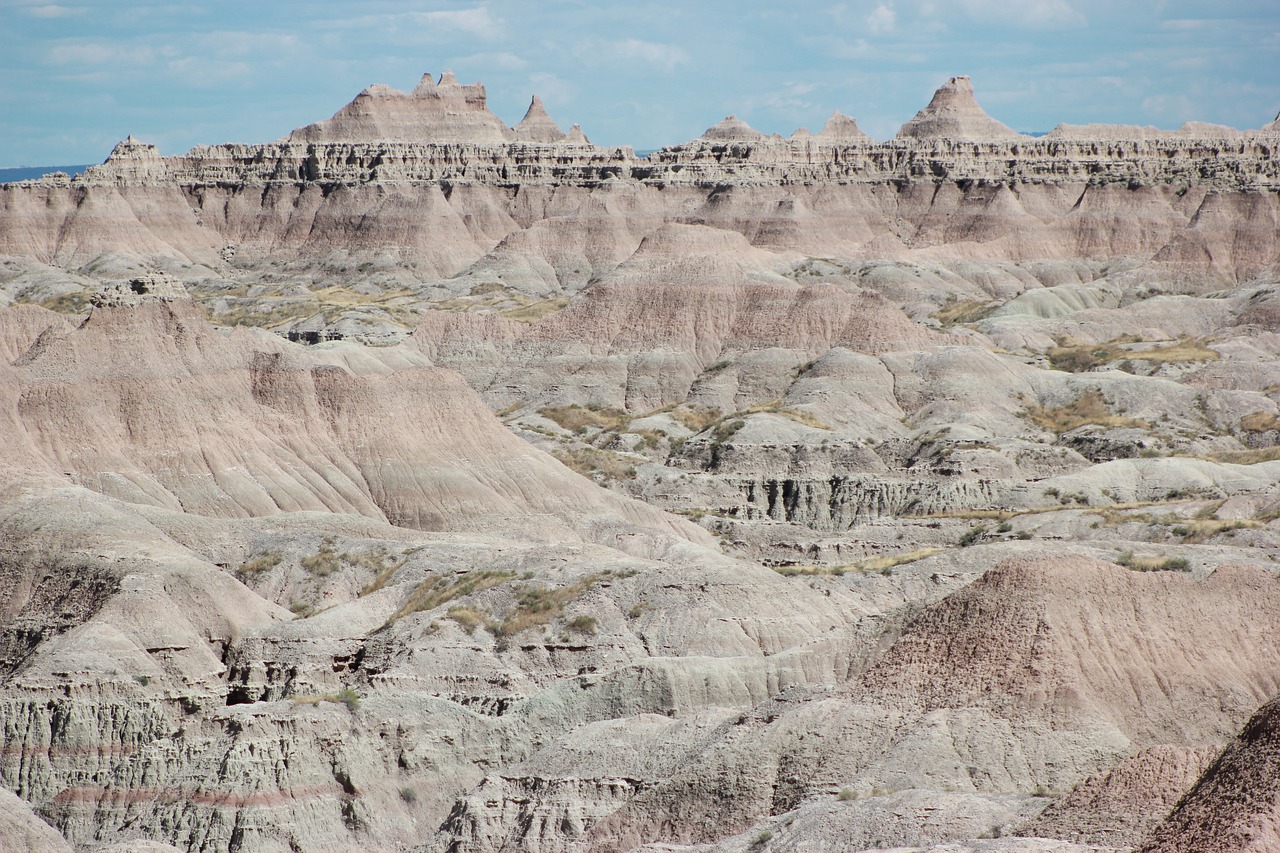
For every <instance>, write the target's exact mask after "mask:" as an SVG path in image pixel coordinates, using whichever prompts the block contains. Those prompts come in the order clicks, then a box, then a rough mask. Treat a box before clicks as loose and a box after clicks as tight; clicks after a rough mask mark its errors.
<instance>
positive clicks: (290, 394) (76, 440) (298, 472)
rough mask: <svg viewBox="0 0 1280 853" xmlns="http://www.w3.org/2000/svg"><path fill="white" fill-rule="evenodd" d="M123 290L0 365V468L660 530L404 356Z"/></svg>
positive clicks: (436, 372) (198, 507)
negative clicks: (641, 523) (8, 425)
mask: <svg viewBox="0 0 1280 853" xmlns="http://www.w3.org/2000/svg"><path fill="white" fill-rule="evenodd" d="M126 290H128V291H129V293H130V294H131V295H132V296H136V297H139V298H145V299H146V300H147V301H144V302H142V303H141V304H137V305H131V306H128V307H99V308H95V309H94V311H93V312H92V314H91V315H90V316H89V318H88V319H87V320H86V321H85V322H84V323H83V324H82V325H81V326H80V327H79V328H77V329H75V330H74V331H71V332H67V331H65V328H59V327H57V326H53V327H51V328H50V329H48V330H46V331H45V332H44V333H42V334H41V336H40V337H39V338H38V339H37V340H36V341H35V343H34V344H32V346H31V347H30V348H29V349H28V351H27V352H26V353H25V354H24V355H23V356H22V357H20V358H19V359H18V360H17V362H16V363H15V365H14V366H13V367H12V368H10V369H9V371H8V374H7V375H5V374H0V394H3V395H4V396H3V397H0V399H7V398H10V397H11V398H12V399H13V400H14V401H15V403H14V405H13V406H12V408H11V410H10V411H12V412H13V413H15V414H14V418H15V419H16V423H15V424H14V426H13V428H12V430H11V431H10V432H9V433H8V434H7V435H8V437H7V440H6V441H5V442H3V443H2V444H0V468H3V467H4V466H9V467H11V468H12V470H14V471H15V472H24V473H23V474H22V475H21V476H22V478H23V479H28V480H32V479H36V478H42V479H44V480H45V481H46V482H66V481H67V480H70V481H71V482H74V483H77V484H79V485H84V486H87V487H89V488H91V489H94V490H95V491H99V492H102V493H103V494H106V495H110V496H112V497H115V498H118V499H120V500H124V501H127V502H130V503H136V504H143V505H149V506H157V507H165V508H168V509H174V510H178V509H181V510H184V511H186V512H199V513H202V514H205V515H210V516H215V517H244V516H261V515H273V514H276V513H280V512H292V511H303V510H313V511H329V512H351V513H358V514H361V515H365V516H369V517H372V518H375V519H379V520H387V521H391V522H392V523H395V524H399V525H403V526H408V527H418V528H424V529H432V528H436V529H441V528H446V527H450V528H456V527H458V526H467V525H469V524H470V523H471V522H473V521H475V520H478V519H479V517H481V516H491V517H492V518H497V517H506V518H510V519H512V522H511V523H512V524H513V525H523V524H527V523H529V522H530V521H531V520H532V519H534V518H540V519H541V522H540V524H541V525H542V528H543V530H544V531H545V532H550V531H552V530H555V529H556V528H560V529H561V530H562V531H566V532H567V530H568V529H569V528H570V527H577V528H578V529H582V525H583V523H584V520H585V519H586V518H587V517H589V516H590V515H591V514H592V513H593V511H592V510H591V509H589V507H590V506H591V505H592V504H596V505H597V506H598V507H603V506H604V505H606V504H607V505H615V504H616V505H617V507H618V508H620V509H622V511H623V514H624V515H625V514H629V513H633V512H635V513H639V514H640V515H641V516H645V517H649V518H651V519H653V520H655V521H657V522H658V526H660V527H661V526H666V524H667V522H664V521H660V520H659V519H661V518H662V516H661V514H660V513H658V512H657V511H656V510H653V509H651V508H649V507H646V506H644V505H642V504H639V503H633V502H630V501H622V499H620V498H618V497H617V496H615V495H613V494H612V493H609V492H605V491H603V490H600V489H597V488H596V487H594V486H591V485H589V484H586V483H584V481H582V480H581V479H579V478H578V477H577V476H575V475H574V474H572V473H571V472H569V471H568V470H567V469H565V468H563V467H562V466H560V465H559V463H557V462H555V461H554V460H552V459H551V458H550V457H548V456H546V455H545V454H543V453H541V452H540V451H537V450H534V449H533V448H532V447H530V446H529V445H527V444H525V443H524V442H522V441H520V440H519V439H518V438H516V437H515V436H513V435H511V434H510V433H509V432H507V431H506V430H505V429H503V427H502V425H501V424H500V423H499V422H498V421H496V420H495V419H494V418H493V417H492V415H491V414H490V412H489V411H488V409H486V408H485V406H484V405H483V403H482V402H481V401H480V399H479V397H478V396H476V395H475V393H474V392H472V391H471V390H470V389H469V388H467V387H466V385H465V384H464V383H463V382H462V380H461V378H460V377H459V376H457V374H454V373H452V372H450V371H445V370H440V369H437V368H434V367H432V366H430V365H429V364H428V363H427V362H426V361H425V360H423V359H422V358H421V356H419V355H417V354H416V353H414V352H406V351H403V350H392V349H383V350H364V349H363V348H361V347H358V346H352V345H339V346H337V347H336V348H334V349H329V350H305V349H303V348H302V347H297V346H294V345H291V344H288V343H285V342H284V341H281V340H280V339H279V338H277V337H275V336H273V335H269V334H263V333H260V332H250V331H247V330H236V331H233V332H231V333H230V334H224V333H222V332H219V331H218V330H216V329H214V328H213V327H212V326H210V325H209V323H208V322H207V321H206V320H205V319H204V317H203V315H202V314H201V313H200V311H199V309H198V308H196V306H195V305H194V304H192V303H190V302H189V301H183V300H172V299H169V298H168V295H169V294H168V293H167V292H166V293H149V294H146V295H145V297H144V296H143V295H142V294H137V293H135V292H134V291H133V290H132V289H131V288H126ZM22 313H23V315H26V314H27V313H29V312H22ZM2 316H3V313H2V312H0V318H2ZM0 325H4V324H3V323H0ZM103 353H111V354H112V355H111V358H109V359H106V358H103ZM193 399H194V400H199V401H201V402H200V405H198V406H197V405H192V402H191V401H192V400H193ZM391 460H394V462H392V461H391ZM530 478H532V480H536V481H539V482H540V485H539V486H538V488H536V489H530V488H529V487H528V483H529V482H531V480H530ZM557 482H558V483H559V485H555V484H556V483H557ZM584 487H585V489H584ZM601 501H602V502H603V503H598V502H601ZM620 501H621V502H620ZM530 502H532V503H530ZM534 504H537V505H538V507H537V508H535V507H534ZM556 506H558V507H559V508H558V509H553V507H556ZM548 511H549V512H550V515H547V514H546V513H547V512H548ZM611 513H612V510H609V511H607V514H611ZM556 516H559V518H560V521H555V520H554V517H556ZM637 517H639V516H637ZM468 519H470V521H469V520H468ZM517 519H523V520H522V521H517ZM538 525H539V523H534V524H533V527H537V526H538ZM678 526H685V525H680V524H678ZM687 532H691V533H693V535H695V537H696V538H704V537H703V536H702V534H700V532H698V531H696V529H695V528H692V527H688V528H687Z"/></svg>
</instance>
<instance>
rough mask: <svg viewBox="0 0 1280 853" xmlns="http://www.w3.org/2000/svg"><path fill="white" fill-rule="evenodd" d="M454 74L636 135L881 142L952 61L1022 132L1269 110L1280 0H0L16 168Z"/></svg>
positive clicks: (2, 79) (282, 131)
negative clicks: (861, 133)
mask: <svg viewBox="0 0 1280 853" xmlns="http://www.w3.org/2000/svg"><path fill="white" fill-rule="evenodd" d="M446 68H450V69H452V70H453V71H454V72H455V73H456V74H457V75H458V77H459V79H460V80H461V81H462V82H464V83H470V82H474V81H477V80H479V81H482V82H483V83H484V84H485V86H486V88H487V90H488V93H489V106H490V108H491V109H492V110H493V111H494V112H495V113H497V114H498V116H499V117H500V118H502V119H503V120H504V121H505V122H506V123H507V124H514V123H515V122H517V121H519V120H520V118H521V117H522V116H523V115H524V111H525V108H526V107H527V106H528V103H529V98H530V96H531V95H532V94H534V93H538V94H540V95H541V96H542V98H543V101H544V102H545V104H546V107H547V110H548V112H550V114H551V116H552V117H553V118H554V119H556V121H557V122H558V123H559V124H560V125H561V126H562V127H564V128H568V127H569V125H571V124H573V123H574V122H577V123H580V124H581V125H582V127H583V129H584V130H585V131H586V132H587V135H588V136H589V137H590V138H591V140H592V141H593V142H596V143H597V144H603V145H632V146H633V147H635V148H636V149H640V150H645V149H653V148H659V147H661V146H663V145H674V144H677V143H680V142H683V141H686V140H689V139H692V138H694V137H696V136H698V135H699V134H701V132H702V131H703V130H704V129H705V128H707V127H709V126H710V125H712V124H714V123H716V122H717V121H719V120H720V119H722V118H724V117H725V116H726V115H729V114H736V115H737V116H738V117H739V118H742V119H743V120H745V121H747V122H748V123H749V124H751V125H752V126H753V127H755V128H756V129H758V130H761V131H764V132H766V133H774V132H777V133H782V134H784V135H786V134H789V133H791V132H792V131H793V130H795V129H796V128H798V127H808V128H809V129H811V130H815V131H816V130H819V129H820V128H821V127H822V125H823V123H824V122H825V121H826V118H827V116H829V115H830V114H831V112H832V111H833V110H835V109H839V110H840V111H842V112H844V113H847V114H850V115H853V116H855V117H856V118H857V120H858V124H859V125H860V126H861V127H862V129H863V130H865V131H866V132H867V133H869V134H871V135H872V136H874V137H876V138H879V139H887V138H889V137H891V136H893V134H894V133H896V132H897V129H898V127H900V126H901V125H902V124H903V123H904V122H905V121H907V120H908V119H910V118H911V117H912V116H913V115H914V114H915V112H916V111H917V110H919V109H920V108H921V107H923V106H924V105H925V104H927V103H928V101H929V98H930V96H931V95H932V93H933V90H934V89H936V88H937V87H938V86H939V85H941V84H942V83H944V82H945V81H946V80H947V78H949V77H951V76H954V75H957V74H968V75H970V76H971V77H972V78H973V82H974V87H975V89H976V91H977V96H978V100H979V102H980V103H981V104H982V106H983V107H984V108H985V109H986V111H987V112H988V113H990V114H991V115H992V116H994V117H995V118H997V119H999V120H1000V121H1003V122H1004V123H1005V124H1007V125H1009V126H1011V127H1013V128H1014V129H1015V130H1020V131H1025V132H1043V131H1048V130H1050V129H1052V128H1053V127H1054V126H1055V125H1057V124H1058V123H1060V122H1068V123H1072V124H1083V123H1087V122H1119V123H1125V124H1143V125H1155V126H1156V127H1161V128H1174V127H1177V126H1178V125H1180V124H1181V123H1182V122H1184V121H1188V120H1198V121H1209V122H1215V123H1219V124H1228V125H1232V126H1234V127H1240V128H1256V127H1259V126H1261V125H1262V124H1264V123H1266V122H1268V121H1270V120H1271V119H1273V118H1274V117H1275V116H1276V114H1277V111H1278V110H1280V0H1216V2H1214V0H1208V2H1205V0H1197V2H1192V0H846V1H845V2H809V0H789V2H777V0H773V1H772V2H764V0H731V2H730V0H686V2H667V3H651V2H645V0H632V2H627V3H612V2H605V0H464V2H444V0H439V1H438V2H437V1H436V0H395V2H383V0H367V1H366V2H355V1H354V0H344V2H331V0H306V2H295V0H256V2H244V1H243V0H219V2H216V3H185V4H184V3H182V2H180V0H175V2H152V1H151V0H62V2H60V3H57V4H53V3H49V2H46V1H45V0H0V166H24V165H27V166H38V165H64V164H80V163H96V162H101V161H102V160H103V159H104V158H105V157H106V155H107V154H108V153H109V152H110V150H111V148H112V146H113V145H114V144H115V143H116V142H117V141H119V140H120V139H123V138H124V137H125V136H126V135H128V134H130V133H132V134H133V135H134V136H136V137H138V138H139V139H142V140H144V141H146V142H151V143H154V144H155V145H157V146H159V148H160V151H161V153H163V154H178V153H182V152H184V151H186V150H187V149H189V148H190V147H191V146H193V145H197V144H202V143H208V144H214V143H221V142H266V141H270V140H273V139H278V138H280V137H282V136H284V135H286V134H287V133H288V132H289V131H290V130H292V129H293V128H295V127H300V126H302V125H305V124H308V123H310V122H313V121H317V120H319V119H322V118H327V117H328V116H330V115H332V114H333V113H334V112H336V111H337V110H338V109H339V108H341V107H342V106H343V104H345V103H346V102H348V101H349V100H350V99H351V98H352V97H354V96H355V94H356V93H357V92H359V91H360V90H361V89H363V88H364V87H366V86H368V85H370V84H372V83H385V84H388V85H390V86H394V87H395V88H398V89H405V90H408V89H412V88H413V86H414V85H415V84H416V83H417V81H418V79H419V77H421V75H422V74H423V73H424V72H432V73H434V74H437V75H438V74H439V72H440V71H442V70H444V69H446Z"/></svg>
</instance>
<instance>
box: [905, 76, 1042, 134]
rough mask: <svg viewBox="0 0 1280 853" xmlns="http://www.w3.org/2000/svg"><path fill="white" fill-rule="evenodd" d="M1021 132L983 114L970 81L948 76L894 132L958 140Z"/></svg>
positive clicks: (964, 78) (965, 78) (966, 78)
mask: <svg viewBox="0 0 1280 853" xmlns="http://www.w3.org/2000/svg"><path fill="white" fill-rule="evenodd" d="M1021 137H1022V134H1020V133H1018V132H1017V131H1015V130H1013V129H1012V128H1010V127H1008V126H1006V125H1003V124H1001V123H1000V122H998V121H996V120H995V119H993V118H992V117H991V116H989V115H987V114H986V113H985V112H984V111H983V109H982V107H980V106H978V100H977V98H975V97H974V96H973V81H971V80H970V79H969V78H968V77H952V78H951V79H950V80H948V81H947V82H946V83H945V84H944V85H943V86H942V87H941V88H940V89H938V91H936V92H934V93H933V100H931V101H930V102H929V106H927V107H925V108H924V109H922V110H921V111H920V112H918V113H916V116H915V118H913V119H911V121H909V122H907V123H906V124H904V125H903V126H902V129H901V130H899V131H898V138H899V139H940V138H945V139H959V140H964V141H966V142H991V141H996V140H1001V139H1020V138H1021Z"/></svg>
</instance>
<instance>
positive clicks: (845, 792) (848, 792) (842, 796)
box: [836, 788, 858, 803]
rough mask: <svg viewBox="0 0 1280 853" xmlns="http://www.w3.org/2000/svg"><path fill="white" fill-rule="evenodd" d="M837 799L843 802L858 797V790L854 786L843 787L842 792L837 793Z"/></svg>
mask: <svg viewBox="0 0 1280 853" xmlns="http://www.w3.org/2000/svg"><path fill="white" fill-rule="evenodd" d="M836 799H837V800H839V801H840V802H842V803H847V802H848V801H849V800H856V799H858V792H857V791H855V790H853V789H852V788H841V789H840V793H839V794H836Z"/></svg>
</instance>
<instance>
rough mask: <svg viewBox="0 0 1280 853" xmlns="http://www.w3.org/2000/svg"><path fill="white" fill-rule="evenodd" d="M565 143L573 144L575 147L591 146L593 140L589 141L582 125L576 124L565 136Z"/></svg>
mask: <svg viewBox="0 0 1280 853" xmlns="http://www.w3.org/2000/svg"><path fill="white" fill-rule="evenodd" d="M564 141H565V142H572V143H574V144H575V145H590V144H591V140H590V139H587V134H586V133H584V132H583V130H582V125H580V124H575V125H574V126H573V127H571V128H569V132H568V133H566V134H565V135H564Z"/></svg>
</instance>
